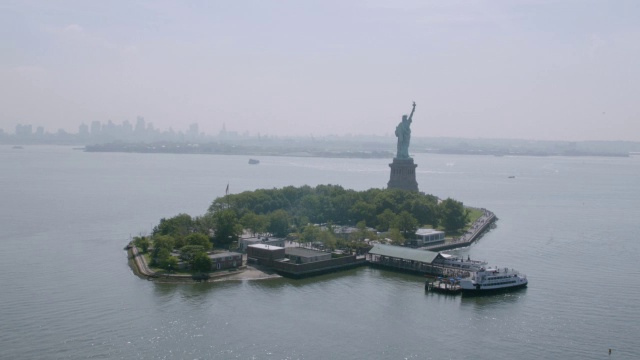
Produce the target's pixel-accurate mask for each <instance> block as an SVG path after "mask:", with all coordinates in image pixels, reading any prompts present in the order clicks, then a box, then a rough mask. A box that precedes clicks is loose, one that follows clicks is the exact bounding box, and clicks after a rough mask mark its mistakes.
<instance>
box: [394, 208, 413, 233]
mask: <svg viewBox="0 0 640 360" xmlns="http://www.w3.org/2000/svg"><path fill="white" fill-rule="evenodd" d="M394 227H397V228H398V229H399V230H400V231H401V232H402V236H404V238H405V239H411V238H414V237H415V235H416V230H417V229H418V220H416V218H414V217H413V215H411V214H410V213H409V212H408V211H406V210H403V211H402V212H401V213H400V214H398V218H397V220H396V223H395V225H394Z"/></svg>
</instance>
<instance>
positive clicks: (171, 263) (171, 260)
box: [158, 255, 178, 272]
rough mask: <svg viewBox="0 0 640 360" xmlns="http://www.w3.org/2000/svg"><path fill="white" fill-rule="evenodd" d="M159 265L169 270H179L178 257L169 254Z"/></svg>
mask: <svg viewBox="0 0 640 360" xmlns="http://www.w3.org/2000/svg"><path fill="white" fill-rule="evenodd" d="M158 265H159V267H161V268H162V269H165V270H168V271H169V272H173V271H176V270H178V258H176V257H175V256H171V255H169V256H167V257H165V258H163V259H162V260H161V261H160V263H159V264H158Z"/></svg>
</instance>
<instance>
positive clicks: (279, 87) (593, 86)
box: [0, 0, 640, 141]
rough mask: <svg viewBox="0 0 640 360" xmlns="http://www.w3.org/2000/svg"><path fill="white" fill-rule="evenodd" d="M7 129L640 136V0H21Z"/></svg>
mask: <svg viewBox="0 0 640 360" xmlns="http://www.w3.org/2000/svg"><path fill="white" fill-rule="evenodd" d="M0 8H1V9H2V11H0V40H1V41H2V43H3V51H2V53H3V56H2V57H0V129H2V130H3V131H4V133H5V134H7V133H8V134H11V133H13V132H14V131H15V129H16V126H17V125H18V124H22V125H32V127H33V130H34V131H35V129H37V128H38V127H42V128H43V129H45V130H46V131H48V132H57V131H58V129H63V130H64V131H66V132H69V133H75V132H77V131H78V126H79V124H81V123H85V124H86V125H87V126H89V127H90V126H91V123H92V122H94V121H98V122H100V123H107V122H108V121H109V120H111V121H112V122H113V123H116V124H121V123H123V121H128V122H129V123H130V124H132V126H135V122H136V118H137V116H142V117H144V118H145V119H146V121H147V123H149V122H151V123H153V124H154V126H155V128H157V129H162V130H163V131H164V130H168V129H169V128H172V129H173V130H174V131H176V132H183V133H186V132H188V131H189V126H190V125H191V124H198V126H199V128H198V131H199V132H204V133H205V134H209V135H215V134H217V133H218V132H219V131H220V129H221V128H222V126H223V124H226V127H227V129H228V130H229V131H235V132H237V133H240V134H244V133H248V134H249V135H252V136H256V135H258V134H260V135H264V136H311V135H313V136H326V135H347V134H352V135H365V136H367V135H376V136H393V131H394V129H395V126H396V125H397V123H398V122H399V121H400V119H401V116H402V115H403V114H407V113H408V112H410V110H411V103H412V101H415V102H416V103H417V107H416V113H415V115H414V122H413V124H412V131H413V133H412V135H413V136H416V137H456V138H504V139H531V140H542V141H544V140H566V141H587V140H603V141H617V140H622V141H640V109H639V107H638V105H637V100H636V97H637V94H638V93H640V68H639V67H638V66H637V64H638V63H640V22H638V21H637V19H639V18H640V2H638V1H632V0H619V1H615V2H606V1H599V0H579V1H578V0H562V1H560V0H522V1H514V2H511V1H489V0H478V1H446V2H443V1H418V0H413V1H404V0H400V1H391V0H359V1H350V2H343V1H332V0H328V1H327V0H325V1H305V2H281V1H273V0H265V1H250V0H247V1H236V2H230V3H227V2H195V1H185V2H177V1H176V2H174V1H140V2H134V3H131V2H125V1H118V0H116V1H109V2H86V1H80V0H67V1H65V0H63V1H56V2H49V1H12V0H9V1H6V2H3V4H2V5H1V6H0Z"/></svg>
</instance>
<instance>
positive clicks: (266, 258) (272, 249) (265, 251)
mask: <svg viewBox="0 0 640 360" xmlns="http://www.w3.org/2000/svg"><path fill="white" fill-rule="evenodd" d="M281 259H284V247H281V246H274V245H268V244H254V245H249V246H247V261H255V262H257V263H258V264H261V265H271V264H272V263H273V262H274V261H276V260H281Z"/></svg>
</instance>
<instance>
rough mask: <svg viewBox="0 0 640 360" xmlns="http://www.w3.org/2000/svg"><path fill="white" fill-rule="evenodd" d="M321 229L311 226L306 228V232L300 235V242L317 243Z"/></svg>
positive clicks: (303, 231)
mask: <svg viewBox="0 0 640 360" xmlns="http://www.w3.org/2000/svg"><path fill="white" fill-rule="evenodd" d="M320 232H321V231H320V228H319V227H317V226H315V225H313V224H309V225H307V226H305V228H304V230H302V234H301V235H300V240H301V241H302V242H303V243H305V244H311V243H313V242H316V241H318V240H319V238H320Z"/></svg>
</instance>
